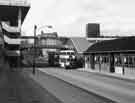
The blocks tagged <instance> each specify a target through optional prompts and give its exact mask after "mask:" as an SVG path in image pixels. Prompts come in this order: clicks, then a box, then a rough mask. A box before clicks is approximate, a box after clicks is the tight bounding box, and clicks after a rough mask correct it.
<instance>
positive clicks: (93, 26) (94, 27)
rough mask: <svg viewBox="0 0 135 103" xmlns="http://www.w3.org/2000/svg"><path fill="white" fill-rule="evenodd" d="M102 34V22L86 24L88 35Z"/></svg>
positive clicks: (97, 35)
mask: <svg viewBox="0 0 135 103" xmlns="http://www.w3.org/2000/svg"><path fill="white" fill-rule="evenodd" d="M99 36H100V24H97V23H88V24H87V25H86V37H88V38H90V37H99Z"/></svg>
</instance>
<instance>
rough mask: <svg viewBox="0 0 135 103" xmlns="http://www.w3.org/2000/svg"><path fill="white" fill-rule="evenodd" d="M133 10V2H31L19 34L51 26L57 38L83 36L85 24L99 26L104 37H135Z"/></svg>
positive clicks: (90, 0)
mask: <svg viewBox="0 0 135 103" xmlns="http://www.w3.org/2000/svg"><path fill="white" fill-rule="evenodd" d="M134 10H135V0H32V1H31V9H30V10H29V12H28V15H27V17H26V19H25V21H24V23H23V27H22V31H23V32H25V33H26V34H25V35H33V25H34V24H36V25H38V27H41V26H42V25H52V26H53V31H56V32H58V34H59V35H60V36H83V37H84V36H85V34H86V33H85V32H86V31H85V30H86V29H85V28H86V24H87V23H100V27H101V32H102V33H103V34H104V35H112V34H113V35H131V34H132V35H133V34H134V35H135V12H134ZM44 30H45V29H44ZM45 31H48V30H47V29H46V30H45Z"/></svg>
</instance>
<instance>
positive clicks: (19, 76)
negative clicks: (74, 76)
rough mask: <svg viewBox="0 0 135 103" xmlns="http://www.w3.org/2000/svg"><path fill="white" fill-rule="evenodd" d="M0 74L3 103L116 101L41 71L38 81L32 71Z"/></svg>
mask: <svg viewBox="0 0 135 103" xmlns="http://www.w3.org/2000/svg"><path fill="white" fill-rule="evenodd" d="M0 74H1V75H0V102H1V103H114V102H113V101H111V100H109V99H107V98H104V97H102V96H99V95H96V94H94V93H91V92H87V91H85V90H83V89H81V88H78V87H76V86H73V85H71V84H69V83H66V82H64V81H62V80H60V79H57V78H55V77H53V76H50V75H48V74H45V73H43V72H40V71H39V72H37V73H36V75H35V76H33V77H38V78H40V79H38V82H37V81H36V80H35V79H34V78H31V76H30V75H32V74H31V71H26V70H25V72H24V71H9V70H6V71H3V72H1V73H0ZM40 82H41V83H40ZM41 84H42V85H41Z"/></svg>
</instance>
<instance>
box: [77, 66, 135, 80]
mask: <svg viewBox="0 0 135 103" xmlns="http://www.w3.org/2000/svg"><path fill="white" fill-rule="evenodd" d="M77 70H79V71H83V72H91V73H95V74H98V75H104V76H108V77H113V78H117V79H123V80H129V81H135V75H134V76H133V75H132V76H131V75H126V74H125V75H123V74H118V73H108V72H105V71H99V70H92V69H85V68H79V69H77Z"/></svg>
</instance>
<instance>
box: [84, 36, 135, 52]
mask: <svg viewBox="0 0 135 103" xmlns="http://www.w3.org/2000/svg"><path fill="white" fill-rule="evenodd" d="M134 44H135V37H123V38H119V39H114V40H106V41H101V42H98V43H95V44H93V45H92V46H90V47H89V48H88V49H87V50H86V52H85V53H105V52H135V46H134Z"/></svg>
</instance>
